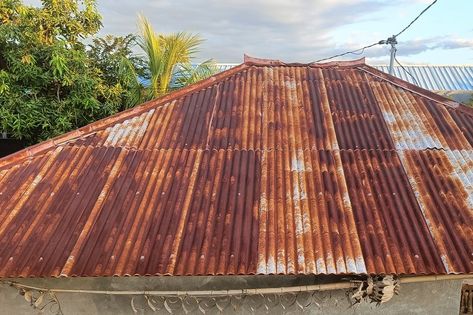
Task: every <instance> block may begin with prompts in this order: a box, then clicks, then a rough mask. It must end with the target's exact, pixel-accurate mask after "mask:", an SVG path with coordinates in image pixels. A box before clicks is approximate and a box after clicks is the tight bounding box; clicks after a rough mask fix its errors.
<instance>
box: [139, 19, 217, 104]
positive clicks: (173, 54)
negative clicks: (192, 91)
mask: <svg viewBox="0 0 473 315" xmlns="http://www.w3.org/2000/svg"><path fill="white" fill-rule="evenodd" d="M140 30H141V36H140V41H139V44H140V47H141V48H142V49H143V51H144V53H145V57H146V61H147V68H148V69H147V70H148V75H149V79H150V83H149V86H148V87H147V88H146V90H147V91H146V92H145V95H144V97H145V98H146V99H152V98H156V97H159V96H162V95H164V94H166V93H168V92H169V91H171V90H173V89H176V88H181V87H183V86H186V85H188V84H192V83H194V82H197V81H200V80H202V79H204V78H207V77H209V76H211V75H213V74H214V73H216V72H217V68H216V66H215V63H214V62H213V61H212V60H207V61H204V62H203V63H201V64H199V65H198V66H194V65H192V64H191V61H192V58H193V57H194V56H195V54H196V53H197V52H198V47H199V45H200V44H201V43H202V41H203V40H202V39H201V38H200V37H199V36H198V35H196V34H189V33H186V32H178V33H173V34H169V35H164V34H157V33H156V32H155V31H154V30H153V27H152V26H151V24H150V23H149V21H148V19H146V18H145V17H143V16H140ZM173 76H176V80H175V82H174V84H172V85H171V80H172V79H173Z"/></svg>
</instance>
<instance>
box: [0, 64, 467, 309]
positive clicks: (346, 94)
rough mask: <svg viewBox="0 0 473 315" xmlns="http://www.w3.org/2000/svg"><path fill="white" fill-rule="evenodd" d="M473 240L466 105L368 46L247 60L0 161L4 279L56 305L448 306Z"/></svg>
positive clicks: (4, 293)
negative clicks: (326, 58) (373, 58)
mask: <svg viewBox="0 0 473 315" xmlns="http://www.w3.org/2000/svg"><path fill="white" fill-rule="evenodd" d="M472 236H473V108H468V107H466V106H464V105H462V104H459V103H457V102H455V101H452V100H449V99H447V98H445V97H443V96H440V95H438V94H434V93H432V92H430V91H428V90H425V89H423V88H420V87H418V86H416V85H413V84H411V83H409V82H406V81H403V80H401V79H399V78H396V77H394V76H390V75H388V74H386V73H384V72H382V71H380V70H378V69H375V68H373V67H371V66H368V65H366V64H365V63H364V60H355V61H347V62H330V63H325V64H287V63H284V62H281V61H277V60H265V59H256V58H251V57H246V58H245V62H244V63H243V64H241V65H238V66H235V67H232V68H231V69H228V70H226V71H224V72H221V73H218V74H216V75H214V76H213V77H211V78H209V79H206V80H204V81H201V82H199V83H197V84H194V85H191V86H188V87H186V88H184V89H181V90H178V91H176V92H173V93H171V94H169V95H166V96H164V97H162V98H159V99H156V100H153V101H150V102H148V103H145V104H143V105H141V106H138V107H135V108H133V109H130V110H128V111H125V112H122V113H119V114H117V115H114V116H111V117H109V118H106V119H104V120H101V121H98V122H95V123H93V124H90V125H87V126H85V127H83V128H80V129H78V130H75V131H73V132H70V133H68V134H65V135H62V136H59V137H57V138H54V139H51V140H48V141H46V142H43V143H40V144H38V145H35V146H32V147H29V148H26V149H24V150H22V151H19V152H17V153H14V154H12V155H10V156H7V157H5V158H3V159H0V244H1V246H0V278H2V281H3V282H4V283H7V284H9V285H11V286H13V288H14V289H18V290H19V291H20V293H21V294H23V295H24V298H26V299H27V301H29V302H30V304H32V305H33V307H41V305H43V304H44V303H45V301H46V300H47V299H50V300H51V301H53V302H54V303H56V304H58V305H61V310H62V311H63V312H64V313H65V314H66V313H67V312H66V311H67V310H74V311H71V312H72V313H74V314H77V313H81V312H83V313H84V314H85V313H87V314H92V313H100V314H103V313H107V312H110V313H111V312H113V313H116V314H120V313H121V312H123V313H129V312H130V299H131V308H132V309H133V310H134V311H136V312H141V311H143V312H144V309H146V310H148V311H150V310H156V311H160V312H168V313H179V312H205V311H206V310H208V309H214V310H216V311H220V312H230V313H231V312H235V313H248V312H257V313H259V312H262V311H268V312H275V313H278V312H280V313H285V312H287V311H288V310H290V309H291V308H295V309H296V310H301V311H302V310H307V309H308V310H309V311H311V312H312V313H315V312H316V311H323V312H324V313H331V312H332V313H338V312H342V310H345V311H346V309H347V308H348V307H349V306H350V305H345V304H344V303H345V302H340V301H342V300H343V301H345V299H344V296H345V292H349V294H350V296H351V298H352V301H353V302H360V301H362V300H363V299H368V300H371V301H374V302H377V303H383V302H386V303H383V304H381V306H379V307H375V306H373V305H374V304H364V303H360V304H359V305H358V304H357V305H356V306H353V307H354V308H355V310H354V311H352V310H349V311H350V312H352V313H353V312H360V313H366V312H368V311H369V312H372V313H381V312H383V313H385V314H386V312H387V313H390V312H391V313H393V314H395V313H399V312H401V313H402V312H407V311H413V310H415V309H417V310H419V309H420V310H422V311H424V312H425V311H430V312H432V313H435V312H439V311H440V312H442V313H450V312H451V311H452V310H454V311H455V312H458V309H459V305H460V287H461V285H462V281H463V279H466V278H469V277H471V276H472V275H473V237H472ZM14 289H12V288H10V287H2V288H1V289H0V300H1V301H2V303H3V305H5V307H8V308H10V309H11V310H12V312H14V311H13V310H20V309H21V310H23V309H24V308H27V307H30V306H29V305H27V304H28V303H23V304H22V303H20V302H24V298H18V297H16V294H17V291H16V290H14ZM326 290H332V291H330V292H332V293H330V294H327V293H326ZM333 290H335V291H333ZM395 293H399V295H398V296H395V297H393V295H395ZM43 296H44V297H43ZM97 296H100V297H101V298H100V299H99V298H97ZM112 296H113V297H117V298H116V299H112ZM39 297H41V300H40V302H39V303H37V301H38V299H39ZM334 299H338V300H337V301H338V302H335V300H334ZM36 304H38V305H36Z"/></svg>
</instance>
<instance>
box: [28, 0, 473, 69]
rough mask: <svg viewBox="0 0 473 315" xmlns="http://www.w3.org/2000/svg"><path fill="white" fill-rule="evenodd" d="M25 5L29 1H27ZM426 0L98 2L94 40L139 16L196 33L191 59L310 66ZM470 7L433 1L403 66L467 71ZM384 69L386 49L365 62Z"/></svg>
mask: <svg viewBox="0 0 473 315" xmlns="http://www.w3.org/2000/svg"><path fill="white" fill-rule="evenodd" d="M29 2H34V1H33V0H31V1H29ZM431 2H432V0H397V1H396V0H312V1H310V0H98V8H99V11H100V13H101V14H102V17H103V25H104V27H103V29H102V30H101V32H100V34H101V35H105V34H112V35H125V34H128V33H137V32H138V26H137V21H138V15H139V14H143V15H144V16H146V17H147V18H148V19H149V20H150V21H151V23H152V25H153V26H154V28H155V30H156V31H157V32H162V33H171V32H178V31H187V32H192V33H198V34H199V35H200V36H201V37H202V38H204V39H205V42H204V43H203V44H202V46H201V49H200V52H199V53H198V55H197V60H206V59H209V58H213V59H215V60H216V61H217V62H219V63H240V62H242V60H243V54H244V53H246V54H248V55H250V56H253V57H261V58H271V59H280V60H283V61H287V62H312V61H315V60H318V59H321V58H325V57H329V56H332V55H334V54H337V53H341V52H345V51H349V50H354V49H358V48H360V47H363V46H365V45H368V44H372V43H374V42H378V41H379V40H382V39H386V38H388V37H389V36H391V35H393V34H395V33H398V32H399V31H400V30H401V29H402V28H404V27H405V26H406V25H407V24H409V22H410V21H411V20H412V19H414V18H415V17H416V16H417V15H418V14H419V13H420V12H421V11H422V10H423V9H424V8H425V7H426V6H427V5H428V4H430V3H431ZM472 21H473V1H472V0H438V1H437V3H436V4H435V5H434V6H432V7H431V8H430V10H428V11H427V12H426V13H425V14H424V15H422V17H420V19H419V20H417V22H416V23H415V24H413V25H412V26H411V27H410V28H409V29H408V30H407V31H406V32H405V33H403V34H402V35H401V36H399V37H398V42H399V44H398V46H397V48H398V52H397V56H398V59H399V61H401V62H402V63H403V64H473V23H472ZM362 56H365V57H367V62H369V63H371V64H386V63H388V61H389V47H388V46H387V45H378V46H376V47H373V48H371V49H368V50H366V51H365V52H364V54H363V55H349V56H347V58H346V59H357V58H360V57H362Z"/></svg>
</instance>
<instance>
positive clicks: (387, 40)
mask: <svg viewBox="0 0 473 315" xmlns="http://www.w3.org/2000/svg"><path fill="white" fill-rule="evenodd" d="M437 1H438V0H434V1H433V2H432V3H431V4H429V5H428V6H427V7H426V8H425V9H424V10H422V11H421V12H420V13H419V14H418V15H417V16H416V17H415V18H414V19H413V20H412V21H411V22H410V23H409V24H408V25H407V26H406V27H404V28H403V29H402V30H401V31H400V32H399V33H397V34H396V35H393V36H391V37H389V38H388V39H386V40H380V41H379V42H376V43H373V44H371V45H367V46H364V47H361V48H359V49H356V50H351V51H347V52H344V53H341V54H336V55H333V56H330V57H327V58H322V59H318V60H315V61H314V63H317V62H321V61H325V60H330V59H333V58H337V57H342V56H345V55H348V54H355V55H361V54H363V52H364V51H365V49H368V48H371V47H373V46H376V45H384V44H391V46H392V47H393V45H395V44H397V41H396V37H398V36H399V35H401V34H402V33H404V32H405V31H406V30H407V29H408V28H409V27H411V25H412V24H414V23H415V21H417V20H418V19H419V18H420V17H421V16H422V14H424V13H425V12H427V10H429V9H430V8H431V7H432V6H433V5H434V4H435V3H436V2H437ZM358 52H359V53H358ZM396 62H397V61H396Z"/></svg>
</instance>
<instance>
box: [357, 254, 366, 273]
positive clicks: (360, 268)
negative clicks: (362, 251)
mask: <svg viewBox="0 0 473 315" xmlns="http://www.w3.org/2000/svg"><path fill="white" fill-rule="evenodd" d="M355 263H356V270H357V272H358V273H367V271H366V265H365V260H364V258H363V257H356V259H355Z"/></svg>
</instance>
